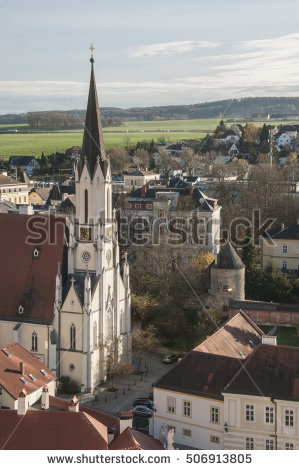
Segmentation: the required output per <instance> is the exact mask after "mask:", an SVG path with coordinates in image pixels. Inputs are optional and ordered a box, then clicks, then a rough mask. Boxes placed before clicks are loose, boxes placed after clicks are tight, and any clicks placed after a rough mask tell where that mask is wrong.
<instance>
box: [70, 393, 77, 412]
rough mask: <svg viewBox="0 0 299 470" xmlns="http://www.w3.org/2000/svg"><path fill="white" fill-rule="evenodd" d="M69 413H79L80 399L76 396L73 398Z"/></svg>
mask: <svg viewBox="0 0 299 470" xmlns="http://www.w3.org/2000/svg"><path fill="white" fill-rule="evenodd" d="M69 411H70V412H71V413H78V411H79V401H78V398H77V397H76V395H74V396H73V398H72V399H71V401H70V404H69Z"/></svg>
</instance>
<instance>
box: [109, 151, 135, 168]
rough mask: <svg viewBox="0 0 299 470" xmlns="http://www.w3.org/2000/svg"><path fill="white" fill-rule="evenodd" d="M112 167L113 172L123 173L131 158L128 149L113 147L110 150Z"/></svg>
mask: <svg viewBox="0 0 299 470" xmlns="http://www.w3.org/2000/svg"><path fill="white" fill-rule="evenodd" d="M109 156H110V163H111V169H112V172H113V173H121V172H123V171H124V170H126V169H127V168H128V165H129V163H130V161H131V158H130V156H129V154H128V152H127V150H126V149H124V148H122V147H112V149H111V150H110V152H109Z"/></svg>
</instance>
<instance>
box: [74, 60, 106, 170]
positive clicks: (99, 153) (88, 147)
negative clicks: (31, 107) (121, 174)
mask: <svg viewBox="0 0 299 470" xmlns="http://www.w3.org/2000/svg"><path fill="white" fill-rule="evenodd" d="M90 62H91V74H90V84H89V94H88V102H87V109H86V117H85V124H84V134H83V144H82V152H81V159H80V165H79V171H80V173H81V170H82V168H83V165H84V160H85V158H86V160H87V162H88V166H89V171H90V174H91V176H92V175H93V173H94V169H95V167H96V164H97V160H98V157H99V161H100V164H101V167H102V169H104V162H105V161H106V160H107V158H106V154H105V148H104V139H103V133H102V123H101V113H100V108H99V102H98V94H97V88H96V81H95V76H94V67H93V64H94V59H93V57H91V59H90Z"/></svg>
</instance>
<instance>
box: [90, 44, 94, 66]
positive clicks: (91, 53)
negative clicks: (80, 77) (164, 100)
mask: <svg viewBox="0 0 299 470" xmlns="http://www.w3.org/2000/svg"><path fill="white" fill-rule="evenodd" d="M89 49H90V62H91V63H92V64H93V63H94V58H93V51H94V50H95V47H93V44H92V43H91V44H90V48H89Z"/></svg>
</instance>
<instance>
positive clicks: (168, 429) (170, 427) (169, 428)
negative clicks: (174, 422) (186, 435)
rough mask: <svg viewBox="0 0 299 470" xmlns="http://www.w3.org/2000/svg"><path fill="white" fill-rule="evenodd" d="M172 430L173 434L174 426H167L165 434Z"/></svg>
mask: <svg viewBox="0 0 299 470" xmlns="http://www.w3.org/2000/svg"><path fill="white" fill-rule="evenodd" d="M172 429H173V430H174V432H175V431H176V428H175V426H171V425H168V426H167V432H169V431H171V430H172Z"/></svg>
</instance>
